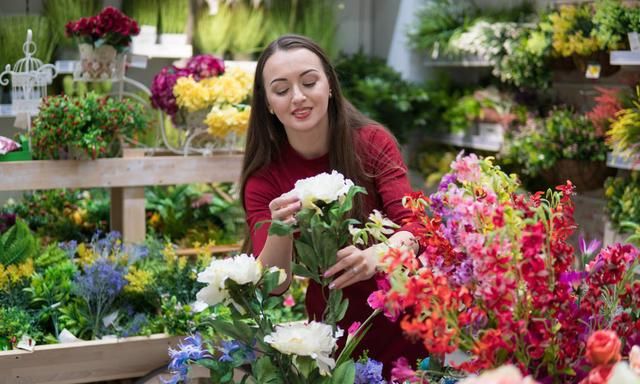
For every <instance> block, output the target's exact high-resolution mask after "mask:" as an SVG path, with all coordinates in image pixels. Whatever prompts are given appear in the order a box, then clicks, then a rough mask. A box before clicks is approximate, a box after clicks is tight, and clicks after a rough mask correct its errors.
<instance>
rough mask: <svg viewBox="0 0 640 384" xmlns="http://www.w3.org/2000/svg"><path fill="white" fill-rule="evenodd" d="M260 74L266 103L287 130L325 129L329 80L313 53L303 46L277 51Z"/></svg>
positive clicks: (327, 122) (327, 123) (326, 125)
mask: <svg viewBox="0 0 640 384" xmlns="http://www.w3.org/2000/svg"><path fill="white" fill-rule="evenodd" d="M262 76H263V80H264V84H265V92H266V95H267V105H268V107H269V109H270V111H273V113H274V114H275V115H276V116H277V117H278V119H279V120H280V121H281V122H282V125H284V127H285V129H286V130H287V132H291V133H292V132H301V133H302V132H310V131H315V130H328V128H329V118H328V115H327V108H328V105H329V94H330V87H329V80H328V79H327V75H326V74H325V72H324V69H323V68H322V62H321V61H320V58H319V57H318V56H316V54H314V53H313V52H311V51H309V50H307V49H304V48H299V49H292V50H288V51H282V50H281V51H276V52H275V53H274V54H273V55H272V56H271V57H270V58H269V59H268V60H267V61H266V63H265V65H264V71H263V74H262Z"/></svg>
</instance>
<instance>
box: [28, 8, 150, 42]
mask: <svg viewBox="0 0 640 384" xmlns="http://www.w3.org/2000/svg"><path fill="white" fill-rule="evenodd" d="M140 1H141V0H137V1H136V2H140ZM101 3H102V1H101V0H45V1H44V3H43V6H44V15H45V16H46V18H47V19H48V20H49V23H50V24H51V32H52V34H53V36H55V41H58V42H60V44H63V45H66V46H75V42H74V41H73V40H72V39H71V38H68V37H66V36H65V34H64V26H65V25H66V24H67V23H68V22H69V21H72V20H78V19H80V18H81V17H89V16H93V15H95V14H97V13H98V12H99V11H100V5H101ZM38 47H39V46H38Z"/></svg>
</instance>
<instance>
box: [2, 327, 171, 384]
mask: <svg viewBox="0 0 640 384" xmlns="http://www.w3.org/2000/svg"><path fill="white" fill-rule="evenodd" d="M178 341H179V337H177V336H168V335H165V334H156V335H151V336H148V337H147V336H136V337H128V338H122V339H113V340H92V341H79V342H75V343H68V344H50V345H42V346H36V347H35V350H34V352H28V351H21V350H13V351H3V352H0V384H18V383H19V384H28V383H48V384H71V383H90V382H96V381H104V380H115V379H124V378H134V377H142V376H145V375H147V374H148V373H150V372H152V371H153V370H155V369H157V368H160V367H162V366H166V364H167V363H168V361H169V355H168V353H167V349H168V348H169V347H170V346H171V347H174V346H175V345H176V344H177V343H178ZM140 356H144V358H143V359H141V358H140Z"/></svg>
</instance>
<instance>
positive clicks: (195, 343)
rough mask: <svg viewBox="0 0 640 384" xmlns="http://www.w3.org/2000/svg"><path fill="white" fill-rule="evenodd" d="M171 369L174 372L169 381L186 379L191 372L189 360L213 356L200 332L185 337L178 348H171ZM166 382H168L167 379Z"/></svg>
mask: <svg viewBox="0 0 640 384" xmlns="http://www.w3.org/2000/svg"><path fill="white" fill-rule="evenodd" d="M169 357H171V361H170V362H169V370H170V371H171V373H172V374H173V376H172V377H171V379H170V380H173V381H169V383H177V382H178V381H180V380H183V381H186V380H187V374H188V373H189V362H190V361H197V360H201V359H207V358H211V354H210V353H209V351H207V350H206V349H204V346H203V344H202V337H201V336H200V335H199V334H195V335H193V336H189V337H187V338H185V339H184V343H180V344H178V349H172V348H169ZM163 381H164V380H163ZM165 383H167V382H166V381H165Z"/></svg>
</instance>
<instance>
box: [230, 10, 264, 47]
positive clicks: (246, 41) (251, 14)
mask: <svg viewBox="0 0 640 384" xmlns="http://www.w3.org/2000/svg"><path fill="white" fill-rule="evenodd" d="M232 14H233V16H232V20H233V21H232V23H231V24H232V26H233V27H232V30H231V36H232V37H231V43H230V47H229V49H230V50H231V52H233V53H240V54H247V53H249V54H250V53H254V52H257V51H259V50H261V49H262V47H263V44H264V38H265V36H266V28H265V13H264V9H263V8H262V7H259V8H251V7H249V6H248V5H246V4H244V3H242V2H239V3H238V4H236V5H235V6H234V7H233V11H232Z"/></svg>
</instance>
